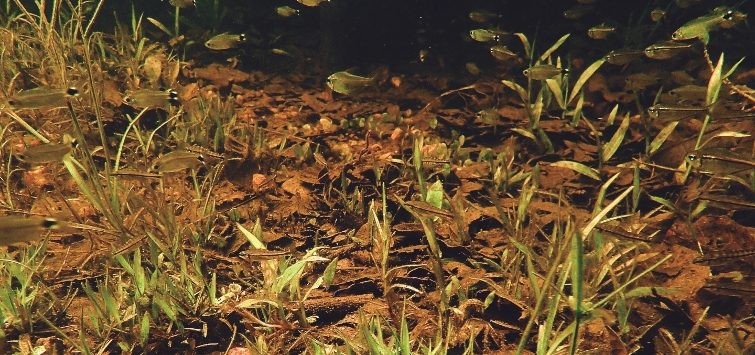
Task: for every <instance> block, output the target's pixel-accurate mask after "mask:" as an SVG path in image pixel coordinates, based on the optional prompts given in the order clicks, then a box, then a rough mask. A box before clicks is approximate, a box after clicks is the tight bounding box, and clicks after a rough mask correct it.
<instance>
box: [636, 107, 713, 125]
mask: <svg viewBox="0 0 755 355" xmlns="http://www.w3.org/2000/svg"><path fill="white" fill-rule="evenodd" d="M707 113H708V107H701V106H672V105H665V104H655V105H653V106H650V107H649V108H648V114H650V117H652V118H654V119H659V120H662V121H674V120H681V119H685V118H691V117H694V116H700V115H703V116H704V115H706V114H707Z"/></svg>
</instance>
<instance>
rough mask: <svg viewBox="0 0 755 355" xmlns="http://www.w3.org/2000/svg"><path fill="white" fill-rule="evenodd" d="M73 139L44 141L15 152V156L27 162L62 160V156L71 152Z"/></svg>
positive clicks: (40, 162)
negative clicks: (61, 141)
mask: <svg viewBox="0 0 755 355" xmlns="http://www.w3.org/2000/svg"><path fill="white" fill-rule="evenodd" d="M74 146H75V141H73V142H68V143H65V142H64V143H46V144H40V145H36V146H32V147H28V148H26V149H25V150H24V151H23V152H21V153H17V154H15V155H16V157H17V158H18V159H20V160H22V161H24V162H26V163H29V164H44V163H50V162H56V161H57V162H59V161H63V158H64V157H65V156H66V155H68V154H71V152H72V151H73V147H74Z"/></svg>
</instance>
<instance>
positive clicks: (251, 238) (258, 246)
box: [236, 223, 267, 249]
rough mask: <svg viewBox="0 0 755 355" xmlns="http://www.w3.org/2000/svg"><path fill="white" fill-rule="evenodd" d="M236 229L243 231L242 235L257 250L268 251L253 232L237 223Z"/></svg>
mask: <svg viewBox="0 0 755 355" xmlns="http://www.w3.org/2000/svg"><path fill="white" fill-rule="evenodd" d="M236 228H238V229H239V231H241V234H243V235H244V236H245V237H246V239H248V240H249V243H250V244H252V246H253V247H254V248H255V249H267V247H266V246H265V244H264V243H263V242H262V241H261V240H259V239H257V237H256V236H255V235H254V234H253V233H252V232H250V231H249V230H248V229H246V228H244V226H242V225H241V223H236Z"/></svg>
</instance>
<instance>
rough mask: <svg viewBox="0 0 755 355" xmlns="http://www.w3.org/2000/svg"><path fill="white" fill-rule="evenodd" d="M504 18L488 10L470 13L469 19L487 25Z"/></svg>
mask: <svg viewBox="0 0 755 355" xmlns="http://www.w3.org/2000/svg"><path fill="white" fill-rule="evenodd" d="M501 17H503V16H502V15H501V14H497V13H495V12H491V11H488V10H475V11H471V12H470V13H469V19H470V20H472V21H474V22H477V23H487V22H490V21H493V20H497V19H500V18H501Z"/></svg>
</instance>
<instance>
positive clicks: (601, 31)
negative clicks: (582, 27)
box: [587, 24, 616, 39]
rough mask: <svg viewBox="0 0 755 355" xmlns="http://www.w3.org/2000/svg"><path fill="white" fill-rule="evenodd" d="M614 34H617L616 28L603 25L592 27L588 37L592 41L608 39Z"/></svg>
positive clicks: (588, 31)
mask: <svg viewBox="0 0 755 355" xmlns="http://www.w3.org/2000/svg"><path fill="white" fill-rule="evenodd" d="M614 32H616V27H613V26H609V25H606V24H601V25H597V26H593V27H590V29H588V30H587V36H589V37H590V38H592V39H606V38H608V36H609V35H610V34H612V33H614Z"/></svg>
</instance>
